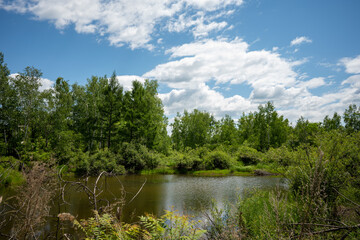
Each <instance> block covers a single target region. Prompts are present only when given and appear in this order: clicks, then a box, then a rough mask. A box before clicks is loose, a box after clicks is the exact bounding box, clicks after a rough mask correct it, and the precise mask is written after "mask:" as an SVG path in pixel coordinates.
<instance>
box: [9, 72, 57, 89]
mask: <svg viewBox="0 0 360 240" xmlns="http://www.w3.org/2000/svg"><path fill="white" fill-rule="evenodd" d="M19 75H20V74H19V73H12V74H10V75H9V77H10V78H16V77H17V76H19ZM54 83H55V82H54V81H51V80H50V79H47V78H40V84H41V86H40V87H39V91H40V92H42V91H44V90H47V89H51V88H52V87H53V85H54Z"/></svg>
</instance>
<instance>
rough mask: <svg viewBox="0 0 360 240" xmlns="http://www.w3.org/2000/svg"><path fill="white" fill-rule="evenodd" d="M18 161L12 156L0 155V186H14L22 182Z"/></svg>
mask: <svg viewBox="0 0 360 240" xmlns="http://www.w3.org/2000/svg"><path fill="white" fill-rule="evenodd" d="M19 165H20V162H19V161H17V160H16V159H15V158H13V157H0V187H2V186H5V187H8V186H16V185H19V184H21V183H23V182H24V177H23V176H22V174H21V173H20V172H19V171H18V168H19Z"/></svg>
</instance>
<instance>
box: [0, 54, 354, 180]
mask: <svg viewBox="0 0 360 240" xmlns="http://www.w3.org/2000/svg"><path fill="white" fill-rule="evenodd" d="M9 75H10V71H9V69H8V68H7V65H6V64H5V62H4V56H3V54H2V53H0V80H1V82H0V154H1V155H2V156H12V157H15V158H17V159H19V160H21V161H20V162H21V163H25V164H26V163H29V162H32V161H42V162H49V161H52V162H53V163H55V164H57V165H63V164H66V165H68V166H69V167H70V170H72V171H74V172H75V173H77V174H79V175H82V174H87V175H89V174H90V175H91V174H97V173H99V172H100V171H103V170H105V171H108V172H113V173H114V174H122V173H125V171H128V172H139V171H141V170H143V169H155V168H157V167H158V166H161V167H163V168H164V167H165V168H172V169H175V170H179V171H194V170H205V169H216V168H219V169H230V168H231V167H235V168H236V167H237V168H239V165H242V164H244V165H247V164H256V163H259V162H261V160H263V159H264V158H266V157H264V153H267V152H269V150H271V149H277V148H279V147H282V146H283V147H285V148H287V149H290V150H296V149H297V147H299V146H301V145H303V144H307V145H309V146H316V137H318V136H319V134H322V133H324V132H329V131H340V132H342V133H343V134H351V133H353V132H358V131H359V130H360V107H359V108H358V107H357V106H356V105H350V106H349V107H348V109H346V110H345V113H344V115H343V118H341V116H340V115H339V114H337V113H334V115H333V116H332V117H329V116H326V117H325V118H324V120H323V122H321V123H311V122H309V121H308V120H306V119H304V118H302V117H301V118H300V119H299V120H298V121H297V123H296V125H295V126H294V127H293V126H292V125H291V124H290V123H289V121H288V119H286V118H284V117H283V116H281V115H279V114H278V112H277V111H276V110H275V107H274V105H273V104H272V103H271V102H268V103H266V104H264V105H260V106H259V107H258V110H257V111H255V112H251V113H249V114H247V115H245V114H243V115H242V116H240V117H239V119H238V120H237V121H235V120H234V119H232V118H231V117H230V116H228V115H226V116H225V117H223V118H222V119H221V120H216V119H215V118H214V117H213V116H212V115H211V114H210V113H208V112H206V111H199V110H196V109H195V110H193V111H192V112H188V111H186V110H185V111H184V113H183V114H180V113H178V114H177V116H176V117H175V119H174V122H173V123H172V124H171V125H170V126H171V128H172V133H171V136H168V134H167V130H166V129H167V126H168V122H167V118H166V117H165V115H164V110H163V105H162V102H161V100H160V99H159V97H158V96H157V95H158V92H157V88H158V84H157V82H156V81H149V80H146V81H145V82H144V83H140V82H139V81H134V82H133V84H132V88H131V90H127V91H126V90H124V88H123V87H122V86H121V85H120V84H119V83H118V81H117V79H116V75H115V73H114V74H113V75H112V76H111V77H107V76H104V77H96V76H93V77H91V78H90V79H88V80H87V83H86V84H85V86H81V85H78V84H73V85H70V84H69V83H68V82H67V81H65V80H64V79H62V78H58V79H56V82H55V84H54V86H53V87H52V88H51V89H47V90H43V91H41V77H42V73H41V71H40V70H38V69H36V68H33V67H27V68H25V70H24V72H23V73H19V74H17V75H16V76H13V77H10V76H9ZM342 120H343V122H344V126H343V125H342ZM6 161H7V160H6ZM6 161H3V162H6ZM20 167H21V166H20ZM3 168H6V166H5V167H4V166H3Z"/></svg>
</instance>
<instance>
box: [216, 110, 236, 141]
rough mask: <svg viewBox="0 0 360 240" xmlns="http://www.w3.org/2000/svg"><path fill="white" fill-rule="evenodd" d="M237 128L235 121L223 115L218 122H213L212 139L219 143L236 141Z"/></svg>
mask: <svg viewBox="0 0 360 240" xmlns="http://www.w3.org/2000/svg"><path fill="white" fill-rule="evenodd" d="M237 135H238V134H237V128H236V124H235V121H234V120H233V119H232V118H231V117H230V116H229V115H225V117H223V118H222V119H221V120H220V122H217V123H216V124H215V134H214V137H213V141H214V142H216V143H220V144H227V145H233V144H236V143H237Z"/></svg>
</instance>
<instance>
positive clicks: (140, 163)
mask: <svg viewBox="0 0 360 240" xmlns="http://www.w3.org/2000/svg"><path fill="white" fill-rule="evenodd" d="M119 156H120V160H119V163H120V164H122V165H124V166H125V168H126V170H128V171H129V172H132V173H137V172H140V171H141V170H143V169H145V168H146V169H154V168H156V167H157V166H158V164H159V155H157V154H155V153H154V152H152V151H149V150H148V149H147V147H146V146H144V145H142V144H138V143H134V142H131V143H126V142H125V143H123V145H122V147H121V148H120V150H119Z"/></svg>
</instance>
